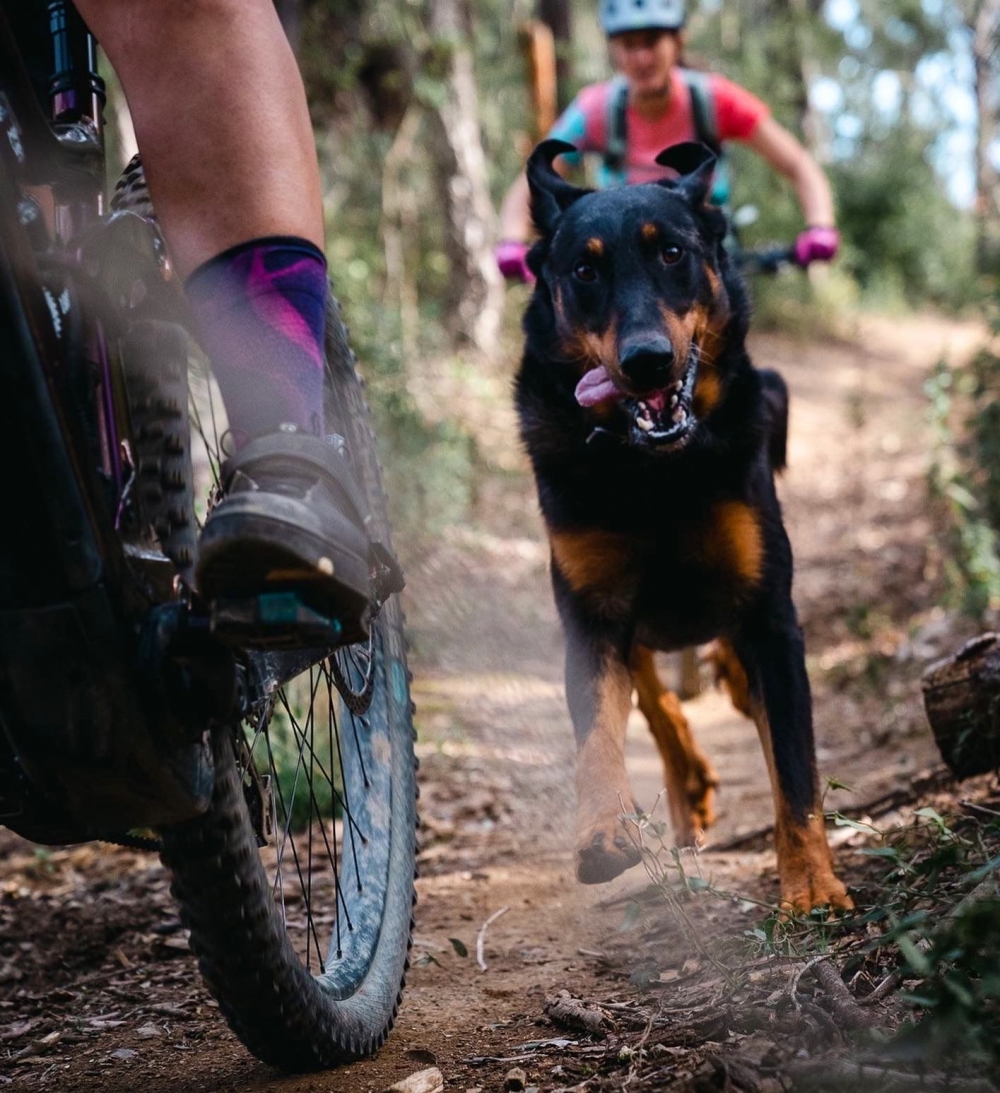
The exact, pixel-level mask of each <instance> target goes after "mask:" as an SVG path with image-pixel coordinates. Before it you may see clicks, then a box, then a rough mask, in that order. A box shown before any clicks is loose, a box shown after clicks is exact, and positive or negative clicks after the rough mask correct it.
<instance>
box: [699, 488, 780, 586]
mask: <svg viewBox="0 0 1000 1093" xmlns="http://www.w3.org/2000/svg"><path fill="white" fill-rule="evenodd" d="M690 549H691V553H692V554H693V556H694V558H695V560H696V561H697V562H698V563H699V564H700V565H702V566H704V568H705V569H711V570H716V571H719V572H721V573H725V574H726V575H727V576H729V577H730V579H731V580H734V581H736V582H738V583H740V584H746V585H750V586H751V587H752V586H755V585H757V584H758V583H759V582H760V578H761V575H762V574H763V572H764V536H763V533H762V532H761V528H760V520H759V518H758V516H757V513H756V512H755V511H754V509H752V508H751V507H750V506H749V505H746V504H744V503H743V502H742V501H721V502H719V503H718V504H717V505H715V506H714V507H713V508H712V510H711V512H710V513H709V516H708V520H707V521H706V523H705V524H704V525H702V527H701V529H700V534H699V533H698V532H696V533H695V534H694V535H693V536H692V539H691V543H690Z"/></svg>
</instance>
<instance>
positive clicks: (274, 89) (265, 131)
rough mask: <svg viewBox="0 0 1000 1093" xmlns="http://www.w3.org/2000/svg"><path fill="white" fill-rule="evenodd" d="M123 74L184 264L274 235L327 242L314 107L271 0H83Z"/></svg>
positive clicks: (166, 223)
mask: <svg viewBox="0 0 1000 1093" xmlns="http://www.w3.org/2000/svg"><path fill="white" fill-rule="evenodd" d="M76 6H77V8H78V9H79V11H80V14H81V15H82V16H83V17H84V19H85V20H86V22H87V25H88V26H89V27H90V29H91V30H92V31H93V33H94V34H95V36H96V37H97V39H98V41H99V42H100V44H101V46H102V48H103V49H104V51H105V52H106V53H107V55H108V58H109V59H110V61H111V63H112V64H113V65H114V67H115V70H116V71H117V72H118V75H119V78H120V79H121V82H122V86H123V88H124V89H125V94H126V96H127V98H128V102H129V108H130V109H131V111H132V117H133V120H134V122H135V131H136V138H137V140H138V143H139V148H140V150H141V153H142V158H143V163H144V165H145V169H146V176H147V179H148V182H149V188H150V193H151V195H152V197H153V202H154V204H155V205H156V210H157V216H158V218H159V220H160V223H161V225H162V228H163V232H164V235H165V237H166V239H167V243H168V245H169V247H170V252H171V257H172V259H173V262H174V265H175V266H176V268H177V271H178V273H179V274H180V275H181V276H182V277H186V276H187V275H188V274H189V273H191V271H192V270H194V269H195V268H196V267H198V266H199V265H201V264H202V263H203V262H206V261H208V260H209V259H210V258H213V257H214V256H215V255H217V254H219V253H221V252H222V251H224V250H226V249H227V248H229V247H232V246H234V245H236V244H237V243H242V242H244V241H245V240H247V239H254V238H258V237H262V236H269V235H288V236H298V237H300V238H303V239H307V240H309V242H311V243H314V244H315V245H316V246H318V247H320V248H321V249H322V246H323V210H322V200H321V191H320V182H319V168H318V166H317V163H316V147H315V143H314V141H313V134H312V127H311V124H310V121H309V110H308V107H307V105H306V98H305V91H304V89H303V86H302V79H301V76H300V75H299V70H298V66H297V65H296V63H295V57H294V55H293V54H292V51H291V48H290V47H289V45H288V42H287V40H286V38H285V34H284V31H283V30H282V29H281V24H280V23H279V21H278V17H277V15H276V13H275V10H274V5H273V3H272V2H271V0H76Z"/></svg>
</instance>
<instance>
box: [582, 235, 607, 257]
mask: <svg viewBox="0 0 1000 1093" xmlns="http://www.w3.org/2000/svg"><path fill="white" fill-rule="evenodd" d="M585 249H586V251H587V253H588V254H592V255H593V256H594V257H595V258H600V257H601V255H602V254H604V240H603V239H598V238H597V236H594V238H593V239H588V240H587V245H586V248H585Z"/></svg>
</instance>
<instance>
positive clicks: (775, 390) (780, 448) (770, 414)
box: [760, 368, 788, 474]
mask: <svg viewBox="0 0 1000 1093" xmlns="http://www.w3.org/2000/svg"><path fill="white" fill-rule="evenodd" d="M760 380H761V388H762V394H763V396H764V418H765V425H764V427H765V428H766V429H767V453H768V456H769V457H770V459H771V469H772V470H773V471H774V472H775V474H778V473H779V472H781V471H783V470H784V469H785V467H786V466H787V463H788V460H787V455H788V386H787V385H786V383H785V381H784V380H783V379H782V378H781V376H780V375H779V374H778V373H777V372H775V371H774V370H773V369H770V368H762V369H761V370H760Z"/></svg>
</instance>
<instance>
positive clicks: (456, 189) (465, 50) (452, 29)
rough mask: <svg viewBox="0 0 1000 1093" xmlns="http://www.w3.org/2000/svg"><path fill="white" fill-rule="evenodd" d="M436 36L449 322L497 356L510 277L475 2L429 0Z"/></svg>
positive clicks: (458, 338)
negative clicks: (481, 80)
mask: <svg viewBox="0 0 1000 1093" xmlns="http://www.w3.org/2000/svg"><path fill="white" fill-rule="evenodd" d="M428 14H429V20H428V21H429V24H430V31H431V35H432V37H433V38H434V40H435V43H436V44H437V47H438V49H437V54H438V57H439V58H440V59H441V60H442V61H443V66H442V67H443V73H442V80H443V84H444V94H443V96H442V101H441V103H440V105H439V106H438V108H437V111H436V114H437V120H438V122H439V130H440V140H439V142H438V144H439V148H438V153H439V154H438V156H437V174H438V178H439V180H440V187H441V193H442V199H443V204H444V207H445V209H446V210H447V223H448V232H447V244H446V245H447V252H448V258H449V261H450V265H451V274H452V276H451V281H452V286H453V297H452V299H451V300H450V301H449V302H448V303H449V327H450V330H451V333H452V337H453V338H454V339H455V342H456V344H457V345H461V344H463V343H466V344H471V345H473V346H475V347H476V348H477V349H479V350H480V351H481V352H484V353H487V354H490V353H493V352H494V351H495V349H496V347H497V341H498V336H499V333H500V317H501V309H502V307H503V281H502V279H501V277H500V271H499V270H498V269H497V266H496V262H495V261H494V258H493V243H494V241H495V236H496V226H495V222H496V214H495V212H494V209H493V205H492V203H491V201H490V195H489V187H488V185H487V178H486V157H485V155H484V154H483V145H482V139H481V134H480V129H479V104H478V100H477V94H476V79H475V73H474V70H473V61H472V51H471V49H470V48H469V45H468V42H469V37H470V30H471V12H470V9H469V3H468V0H428Z"/></svg>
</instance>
